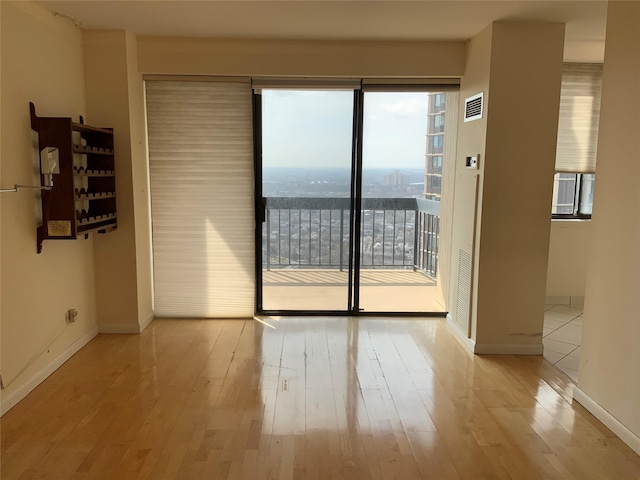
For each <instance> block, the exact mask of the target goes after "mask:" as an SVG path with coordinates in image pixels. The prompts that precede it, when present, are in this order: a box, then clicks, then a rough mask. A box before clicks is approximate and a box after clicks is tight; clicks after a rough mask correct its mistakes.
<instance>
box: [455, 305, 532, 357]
mask: <svg viewBox="0 0 640 480" xmlns="http://www.w3.org/2000/svg"><path fill="white" fill-rule="evenodd" d="M447 325H448V326H449V328H451V330H453V332H454V333H455V334H456V336H457V337H458V338H459V339H460V341H461V342H462V343H463V344H464V346H465V347H467V348H468V349H469V350H471V351H472V352H473V353H477V354H478V355H542V352H543V350H544V347H543V345H542V342H541V343H476V342H475V341H473V340H472V339H470V338H468V337H466V336H465V334H464V333H463V332H462V331H461V330H460V328H458V326H457V325H456V324H455V323H453V318H452V317H451V314H450V313H447Z"/></svg>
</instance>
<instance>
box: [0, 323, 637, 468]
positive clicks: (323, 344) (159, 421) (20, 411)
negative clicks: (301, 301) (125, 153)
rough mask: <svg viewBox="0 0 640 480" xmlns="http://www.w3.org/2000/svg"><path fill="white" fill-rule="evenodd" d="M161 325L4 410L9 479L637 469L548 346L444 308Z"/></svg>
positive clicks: (120, 338) (92, 352)
mask: <svg viewBox="0 0 640 480" xmlns="http://www.w3.org/2000/svg"><path fill="white" fill-rule="evenodd" d="M263 322H264V323H260V322H257V321H253V320H247V321H244V320H228V321H215V320H209V321H207V320H155V321H154V322H153V323H152V324H151V325H150V326H149V327H148V328H147V329H146V330H145V331H144V332H143V333H142V334H140V335H99V336H98V337H97V338H96V339H94V340H93V341H92V342H91V343H90V344H89V345H87V346H86V347H85V348H84V349H83V350H81V351H80V352H79V353H78V354H76V355H75V356H74V357H73V358H71V359H70V360H69V361H68V362H67V363H66V364H64V365H63V366H62V367H61V368H60V369H59V370H58V371H57V372H55V373H54V374H53V375H52V376H51V377H49V378H48V379H47V380H46V381H45V382H44V383H43V384H42V385H40V386H39V387H38V388H37V389H36V390H35V391H34V392H32V393H31V394H30V395H29V396H27V398H25V399H24V400H23V401H22V402H21V403H19V404H18V405H17V406H16V407H14V408H13V409H12V410H11V411H9V412H8V413H7V414H6V415H5V416H4V417H3V418H2V478H3V479H18V478H20V479H30V478H50V479H66V478H70V479H71V478H72V479H92V480H95V479H103V478H105V479H130V478H131V479H133V478H145V479H163V478H167V479H174V478H185V479H186V478H193V479H251V480H256V479H319V480H320V479H322V480H324V479H345V480H347V479H349V480H351V479H403V480H410V479H472V480H481V479H518V480H524V479H540V478H544V479H547V478H549V479H563V480H566V479H583V478H584V479H586V478H589V479H616V480H619V479H634V478H640V457H638V456H637V455H636V454H634V453H633V452H632V451H631V450H630V449H629V448H628V447H626V446H625V445H624V444H623V443H622V442H621V441H620V440H619V439H618V438H617V437H615V435H613V434H612V433H611V431H609V430H608V429H607V428H605V427H604V426H603V425H602V424H601V423H600V422H598V421H597V420H596V419H595V418H594V417H592V416H591V415H590V414H589V413H588V412H587V411H586V410H585V409H583V408H582V407H581V406H579V405H578V404H571V392H572V388H573V384H572V383H571V381H570V380H569V379H568V378H567V377H565V376H564V375H563V374H562V373H560V372H558V371H557V370H555V369H554V367H552V366H551V365H550V364H548V363H547V362H545V361H544V360H543V359H542V357H517V356H474V355H472V354H470V353H469V352H468V351H467V350H466V349H465V348H464V347H463V346H462V345H461V344H460V343H459V342H458V340H457V339H456V338H455V337H454V335H453V334H452V333H451V332H450V331H449V330H448V328H447V327H446V325H445V323H444V322H443V321H442V320H437V319H419V320H418V319H411V320H399V319H386V320H383V319H353V318H352V319H347V318H326V317H314V318H291V317H287V318H273V317H268V318H264V319H263Z"/></svg>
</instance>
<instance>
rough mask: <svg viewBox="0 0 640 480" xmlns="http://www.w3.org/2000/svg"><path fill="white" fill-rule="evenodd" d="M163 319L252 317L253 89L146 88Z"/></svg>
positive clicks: (173, 84)
mask: <svg viewBox="0 0 640 480" xmlns="http://www.w3.org/2000/svg"><path fill="white" fill-rule="evenodd" d="M145 85H146V100H147V125H148V138H149V169H150V179H151V210H152V213H151V215H152V223H153V266H154V298H155V307H154V311H155V314H156V316H158V317H248V316H251V315H253V313H254V295H255V273H254V258H255V257H254V249H255V248H254V201H253V145H252V135H253V133H252V106H251V87H250V84H249V83H220V82H193V81H189V82H183V81H147V82H146V84H145Z"/></svg>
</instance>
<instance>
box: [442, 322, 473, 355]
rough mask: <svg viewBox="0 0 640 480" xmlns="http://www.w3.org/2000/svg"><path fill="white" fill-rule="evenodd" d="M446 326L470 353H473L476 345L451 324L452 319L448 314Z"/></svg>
mask: <svg viewBox="0 0 640 480" xmlns="http://www.w3.org/2000/svg"><path fill="white" fill-rule="evenodd" d="M447 325H448V326H449V328H450V329H451V330H452V331H453V333H455V334H456V337H458V339H459V340H460V341H461V342H462V344H463V345H464V346H465V347H467V348H468V349H469V350H471V352H472V353H475V348H476V343H475V342H474V341H473V340H471V339H470V338H469V337H467V336H466V335H465V334H464V333H463V332H462V330H460V328H459V327H458V326H457V325H456V324H455V323H453V317H452V316H451V314H450V313H447Z"/></svg>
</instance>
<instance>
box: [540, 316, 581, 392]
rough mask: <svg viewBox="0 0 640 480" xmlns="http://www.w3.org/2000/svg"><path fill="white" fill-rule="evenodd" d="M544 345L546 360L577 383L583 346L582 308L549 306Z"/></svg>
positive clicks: (545, 320) (543, 335) (545, 323)
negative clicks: (581, 346) (581, 347)
mask: <svg viewBox="0 0 640 480" xmlns="http://www.w3.org/2000/svg"><path fill="white" fill-rule="evenodd" d="M542 343H543V344H544V358H545V359H546V360H547V361H549V362H551V363H553V364H554V365H555V366H556V367H558V368H559V369H560V370H562V371H563V372H564V373H566V374H567V375H569V377H571V378H572V379H573V381H574V382H577V381H578V360H579V356H580V345H581V344H582V306H581V305H547V306H546V311H545V312H544V330H543V333H542Z"/></svg>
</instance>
